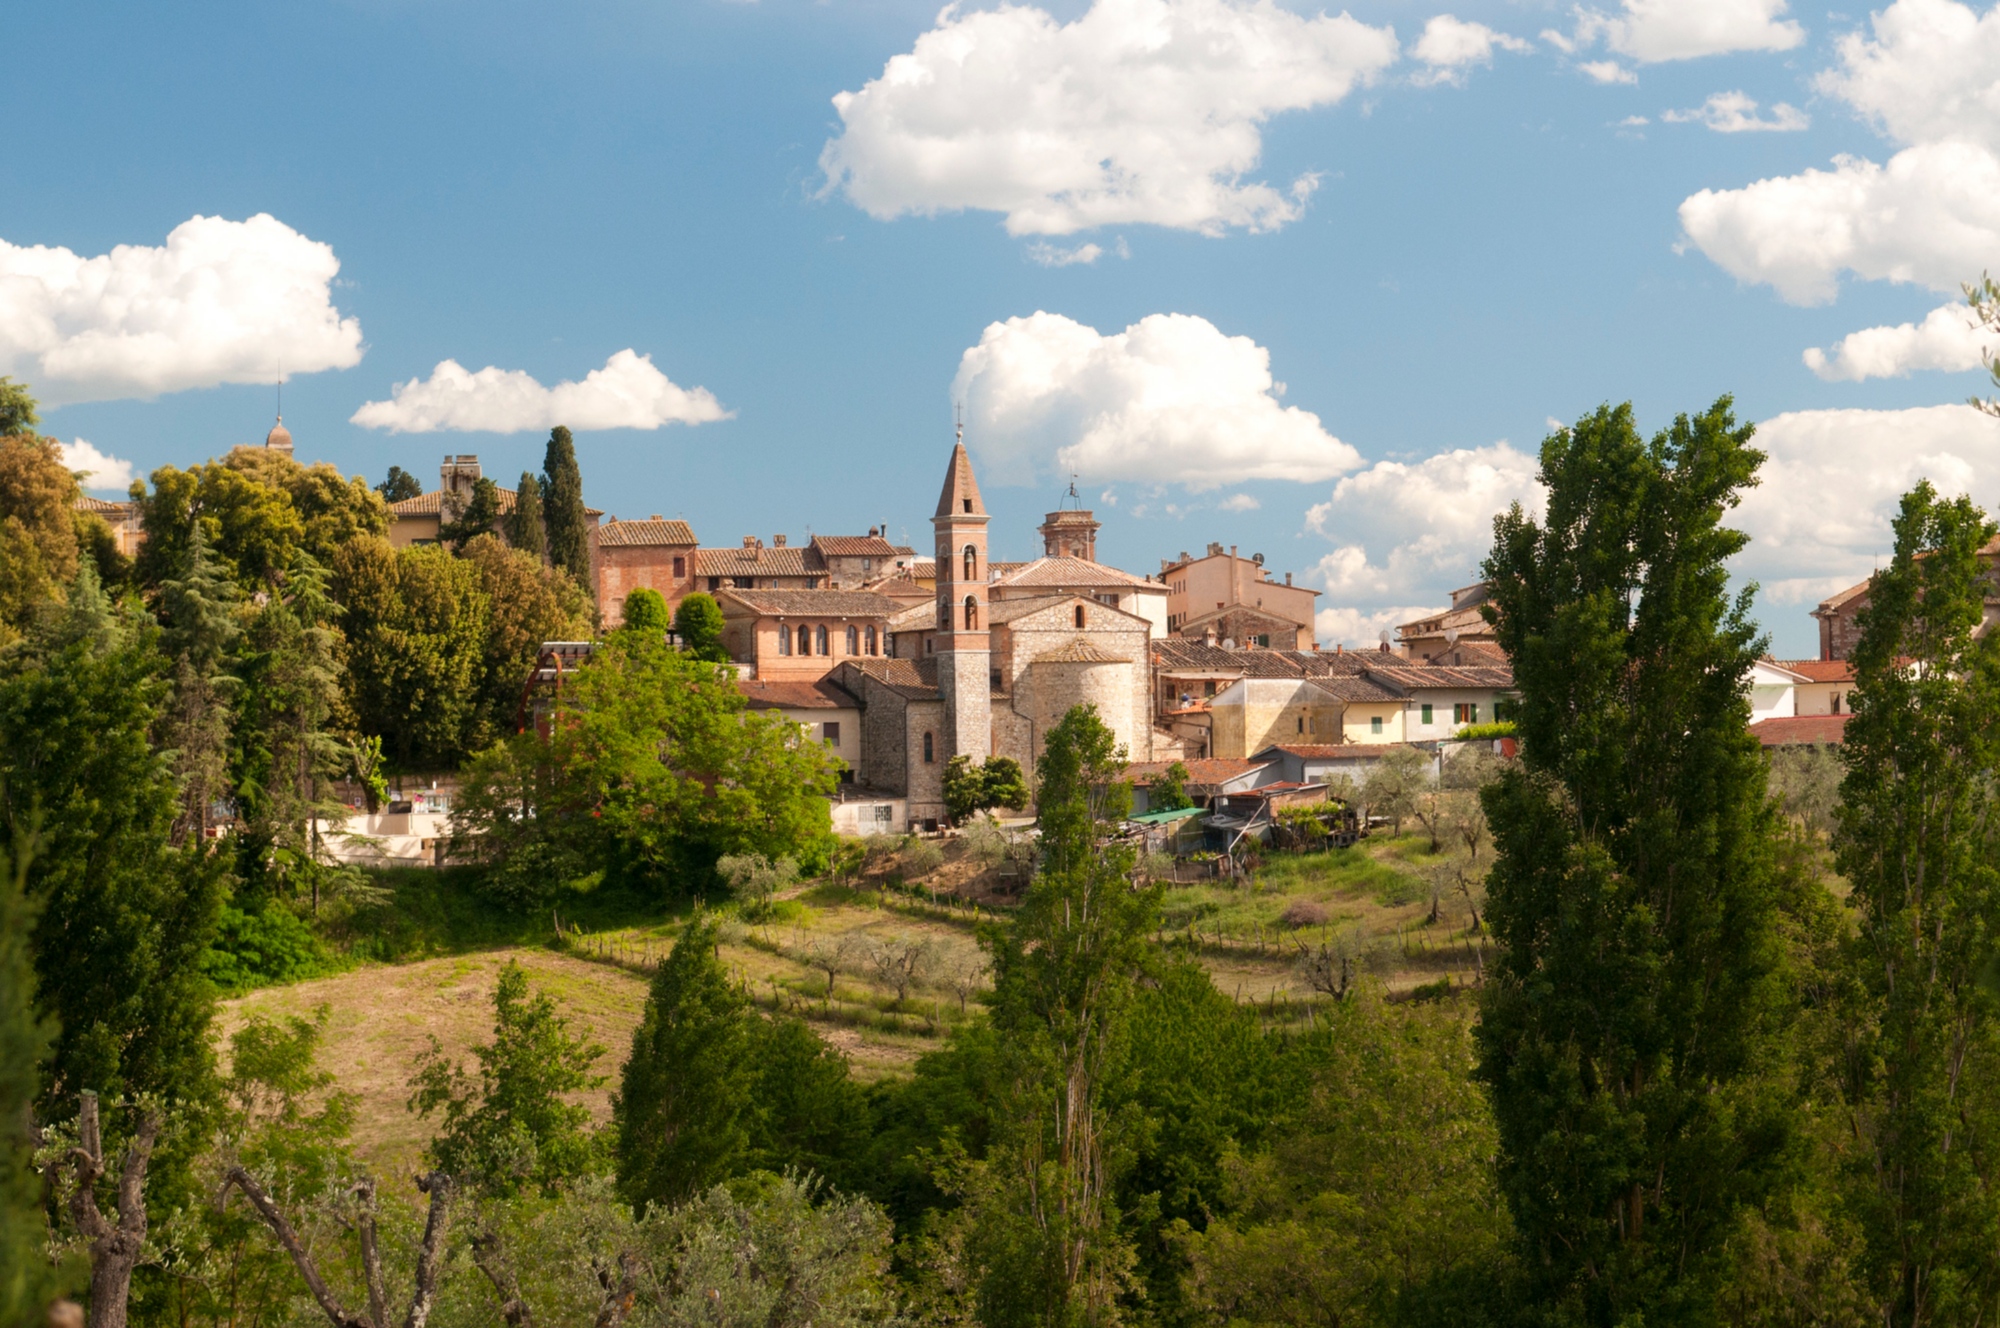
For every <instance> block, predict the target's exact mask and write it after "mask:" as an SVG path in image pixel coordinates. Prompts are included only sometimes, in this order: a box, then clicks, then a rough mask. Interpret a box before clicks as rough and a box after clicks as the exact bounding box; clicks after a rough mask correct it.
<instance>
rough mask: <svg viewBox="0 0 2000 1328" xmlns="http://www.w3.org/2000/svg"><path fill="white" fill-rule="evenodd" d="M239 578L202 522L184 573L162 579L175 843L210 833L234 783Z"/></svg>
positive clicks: (164, 736) (166, 732)
mask: <svg viewBox="0 0 2000 1328" xmlns="http://www.w3.org/2000/svg"><path fill="white" fill-rule="evenodd" d="M241 598H242V596H241V595H240V594H239V593H238V591H237V588H236V583H235V582H234V581H233V580H231V579H230V577H229V576H228V574H227V573H226V572H225V571H224V570H223V569H222V567H221V566H220V565H219V564H218V563H217V562H216V560H215V559H214V557H212V556H211V555H210V553H209V550H208V540H207V538H206V535H205V533H204V531H203V529H202V528H201V526H199V525H197V526H196V527H195V528H194V530H193V532H192V537H191V538H190V539H189V541H188V552H187V565H186V568H185V570H184V571H183V572H182V573H181V575H179V576H177V577H175V578H173V579H172V580H170V581H168V582H167V583H166V584H165V585H163V586H161V587H160V619H161V622H162V623H163V624H164V626H165V628H166V630H165V632H163V633H162V635H161V644H162V645H163V646H164V647H165V649H166V653H167V658H168V660H170V661H171V662H172V666H173V691H172V693H171V694H170V699H169V701H168V704H167V710H166V714H165V717H164V726H163V729H162V734H161V737H162V739H163V741H164V742H165V745H166V746H167V748H168V750H170V751H172V752H173V754H174V757H173V768H174V778H175V780H176V781H177V782H178V783H179V785H180V791H181V794H180V813H179V815H178V817H177V818H176V820H175V824H174V839H175V842H176V843H186V842H187V841H189V840H194V841H196V842H201V841H204V840H205V839H206V838H207V836H208V828H209V824H210V821H211V819H212V815H211V811H210V808H211V807H212V806H213V805H214V803H215V800H216V799H217V798H218V797H220V796H221V795H222V794H223V792H224V791H225V790H227V789H228V788H229V785H230V780H229V755H230V737H231V728H232V723H233V719H234V715H235V704H234V703H235V698H236V695H237V693H238V691H239V690H240V689H241V686H242V680H241V679H239V678H238V677H236V675H235V669H234V666H235V659H234V651H235V647H236V643H237V641H238V640H239V639H240V638H241V637H242V635H243V627H242V623H241V621H240V615H239V607H240V605H239V601H240V600H241Z"/></svg>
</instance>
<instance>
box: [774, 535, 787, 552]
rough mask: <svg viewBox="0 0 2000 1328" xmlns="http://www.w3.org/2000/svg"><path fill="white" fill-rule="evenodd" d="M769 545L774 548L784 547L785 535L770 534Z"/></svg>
mask: <svg viewBox="0 0 2000 1328" xmlns="http://www.w3.org/2000/svg"><path fill="white" fill-rule="evenodd" d="M771 547H772V548H774V549H782V548H784V547H785V537H784V536H783V535H773V536H771Z"/></svg>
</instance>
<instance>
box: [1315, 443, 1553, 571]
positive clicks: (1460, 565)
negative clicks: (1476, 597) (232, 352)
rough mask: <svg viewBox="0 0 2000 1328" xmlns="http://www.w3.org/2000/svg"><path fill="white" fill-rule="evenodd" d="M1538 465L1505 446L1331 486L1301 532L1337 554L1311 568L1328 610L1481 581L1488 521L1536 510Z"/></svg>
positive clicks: (1489, 537) (1375, 468)
mask: <svg viewBox="0 0 2000 1328" xmlns="http://www.w3.org/2000/svg"><path fill="white" fill-rule="evenodd" d="M1538 465H1539V460H1538V458H1537V457H1536V456H1534V455H1533V454H1531V453H1527V452H1522V451H1520V450H1519V449H1517V448H1515V447H1513V446H1512V445H1511V444H1509V443H1507V442H1504V441H1503V442H1498V443H1493V444H1491V445H1489V446H1486V447H1471V448H1458V449H1456V450H1453V451H1450V452H1440V453H1438V454H1437V455H1436V456H1432V457H1427V458H1425V459H1424V460H1422V461H1415V462H1404V461H1378V462H1376V463H1375V464H1374V465H1372V466H1370V467H1368V469H1366V470H1363V471H1361V472H1359V473H1358V474H1354V475H1350V476H1348V477H1346V478H1345V479H1343V480H1341V481H1340V483H1338V484H1337V485H1335V486H1334V489H1333V495H1332V497H1331V498H1329V499H1328V500H1327V501H1326V502H1323V503H1319V504H1317V505H1315V506H1314V507H1312V508H1311V509H1310V510H1308V511H1307V513H1306V525H1307V526H1308V527H1309V528H1311V529H1313V530H1315V531H1318V532H1319V533H1320V534H1321V535H1324V536H1325V537H1326V538H1327V539H1329V540H1331V541H1333V543H1334V545H1335V548H1334V550H1333V551H1332V552H1331V553H1329V554H1327V555H1326V556H1325V557H1323V558H1321V559H1320V561H1319V565H1318V567H1317V569H1316V573H1317V579H1318V581H1319V584H1320V585H1322V586H1324V587H1325V589H1326V592H1327V599H1328V601H1329V602H1330V603H1331V604H1335V605H1337V604H1339V603H1341V602H1345V603H1348V604H1352V603H1355V602H1360V603H1362V604H1381V603H1384V602H1394V603H1398V604H1407V603H1410V602H1412V601H1414V600H1416V599H1417V598H1419V597H1435V598H1440V599H1441V598H1442V597H1443V592H1444V591H1447V590H1451V589H1453V588H1455V587H1458V586H1463V585H1466V584H1468V583H1470V582H1472V581H1474V580H1476V579H1477V578H1478V575H1479V571H1478V568H1479V563H1480V561H1481V560H1482V559H1483V558H1485V556H1486V554H1487V551H1488V550H1489V549H1490V548H1491V547H1492V544H1493V518H1494V517H1495V516H1496V515H1498V514H1499V513H1501V512H1504V511H1506V510H1507V508H1508V506H1509V505H1510V504H1513V503H1516V502H1518V503H1520V504H1521V505H1522V506H1523V507H1525V508H1527V509H1528V510H1529V511H1531V512H1539V511H1540V510H1541V506H1542V502H1543V491H1542V486H1541V483H1540V481H1538V480H1537V479H1536V478H1535V471H1536V469H1537V467H1538Z"/></svg>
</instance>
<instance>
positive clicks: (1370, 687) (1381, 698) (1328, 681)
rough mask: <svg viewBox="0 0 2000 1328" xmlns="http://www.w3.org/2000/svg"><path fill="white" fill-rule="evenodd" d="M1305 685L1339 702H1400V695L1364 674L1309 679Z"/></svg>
mask: <svg viewBox="0 0 2000 1328" xmlns="http://www.w3.org/2000/svg"><path fill="white" fill-rule="evenodd" d="M1306 685H1307V686H1308V687H1312V688H1314V689H1316V690H1318V691H1322V692H1325V693H1326V694H1327V695H1329V696H1332V697H1333V698H1335V699H1336V700H1340V701H1354V702H1359V703H1362V704H1368V703H1381V702H1388V701H1400V700H1401V699H1402V695H1401V693H1399V692H1395V691H1392V690H1391V689H1389V688H1387V687H1384V686H1383V685H1382V684H1381V683H1379V682H1377V681H1375V680H1374V679H1373V678H1371V677H1369V676H1368V675H1367V674H1364V673H1350V674H1345V675H1342V674H1335V675H1332V676H1329V677H1324V678H1309V679H1307V680H1306Z"/></svg>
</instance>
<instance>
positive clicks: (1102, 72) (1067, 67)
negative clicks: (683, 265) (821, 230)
mask: <svg viewBox="0 0 2000 1328" xmlns="http://www.w3.org/2000/svg"><path fill="white" fill-rule="evenodd" d="M1396 55H1397V43H1396V37H1395V34H1394V32H1393V31H1392V30H1391V29H1389V28H1387V27H1382V28H1372V27H1369V26H1368V25H1366V24H1364V23H1361V22H1359V21H1357V20H1355V19H1353V18H1351V17H1349V16H1348V15H1346V14H1344V13H1343V14H1338V15H1334V16H1328V15H1325V14H1321V15H1318V16H1316V17H1313V18H1303V17H1300V16H1299V15H1296V14H1293V13H1291V12H1290V11H1288V10H1286V9H1282V8H1280V7H1279V6H1278V5H1276V4H1274V3H1272V0H1096V3H1094V4H1093V5H1092V6H1091V7H1090V9H1089V10H1088V11H1087V12H1085V13H1084V14H1083V15H1082V16H1081V17H1080V18H1077V19H1076V20H1074V21H1072V22H1069V23H1063V22H1059V21H1058V20H1057V19H1056V18H1054V17H1053V16H1052V15H1050V14H1049V13H1048V12H1046V11H1045V10H1042V9H1037V8H1035V7H1033V6H1030V5H1015V4H1003V5H1001V6H1000V7H999V8H997V9H989V10H976V11H969V12H968V11H961V10H960V9H959V8H958V6H957V5H955V4H954V5H949V6H947V7H946V8H945V9H944V10H943V11H942V12H940V13H939V15H938V17H937V22H936V25H935V26H934V27H933V28H932V29H931V30H930V31H928V32H926V33H924V34H923V35H922V36H920V37H919V38H917V41H916V43H915V45H914V46H913V47H912V49H911V50H910V51H908V52H906V53H904V54H901V55H897V56H895V57H893V58H892V59H891V60H890V61H889V62H888V64H887V65H886V66H885V67H884V68H883V70H882V74H881V76H880V77H879V78H876V79H874V80H873V81H871V82H869V83H867V84H866V85H864V86H863V87H862V89H861V90H860V91H859V92H842V93H840V94H839V95H838V96H836V97H835V98H834V99H833V104H834V108H835V109H836V110H837V111H838V112H839V114H840V118H841V122H842V125H843V129H842V132H841V134H840V136H839V137H837V138H834V139H832V140H830V141H829V142H828V143H827V145H826V147H825V149H824V150H823V151H822V152H821V154H820V167H821V169H822V170H824V171H825V173H826V180H827V186H826V187H827V189H828V190H833V189H840V190H842V191H844V192H845V193H846V195H847V197H848V199H849V200H850V201H852V202H853V203H854V204H855V205H856V206H857V207H860V208H861V209H862V210H863V211H865V212H867V213H868V214H869V215H871V216H873V217H877V218H881V219H887V218H891V217H898V216H903V215H906V214H912V213H914V214H918V215H925V216H928V215H932V214H935V213H938V212H948V211H958V210H962V209H966V208H975V209H980V210H983V211H991V212H999V213H1003V214H1005V217H1006V226H1007V230H1008V232H1009V233H1010V234H1013V235H1068V234H1071V233H1073V232H1076V231H1079V230H1086V229H1089V228H1091V227H1096V226H1108V225H1121V224H1130V223H1144V224H1151V225H1158V226H1171V227H1177V228H1181V229H1186V230H1195V231H1202V232H1206V233H1209V234H1218V233H1221V232H1223V231H1225V230H1228V229H1230V228H1232V227H1239V228H1244V229H1248V230H1271V229H1274V228H1276V227H1279V226H1282V225H1284V224H1285V223H1286V222H1289V221H1292V220H1294V219H1295V218H1297V217H1298V216H1299V215H1300V213H1301V211H1302V210H1303V208H1304V205H1305V200H1306V198H1307V197H1308V196H1309V195H1310V194H1311V192H1312V190H1313V187H1314V185H1315V183H1316V179H1315V177H1314V176H1311V175H1304V176H1300V177H1299V178H1298V179H1296V180H1293V181H1292V182H1291V183H1290V184H1289V185H1284V186H1277V185H1272V184H1268V183H1265V182H1262V181H1257V180H1250V179H1246V178H1244V177H1245V175H1246V173H1248V172H1250V171H1252V170H1254V169H1255V168H1256V166H1257V163H1258V160H1259V158H1260V156H1261V154H1262V151H1263V137H1262V132H1261V129H1262V126H1263V124H1264V122H1265V121H1266V120H1268V119H1269V118H1270V117H1271V116H1273V115H1276V114H1278V113H1280V112H1283V111H1296V110H1305V109H1308V108H1311V107H1315V106H1326V105H1331V104H1333V103H1335V102H1338V101H1340V100H1342V99H1343V98H1345V97H1346V96H1347V95H1348V94H1349V93H1350V92H1352V91H1353V90H1354V89H1355V88H1356V87H1359V86H1362V85H1365V84H1367V83H1369V82H1371V81H1372V80H1373V79H1374V78H1375V77H1376V76H1377V75H1379V74H1380V73H1381V72H1382V71H1383V70H1384V69H1386V68H1387V67H1388V66H1389V65H1391V64H1392V63H1394V61H1395V59H1396Z"/></svg>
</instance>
